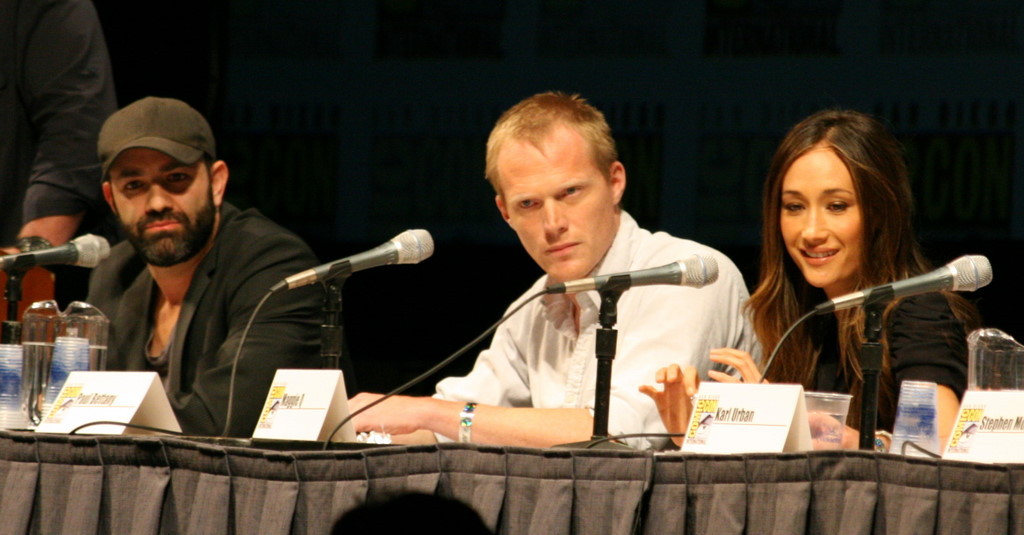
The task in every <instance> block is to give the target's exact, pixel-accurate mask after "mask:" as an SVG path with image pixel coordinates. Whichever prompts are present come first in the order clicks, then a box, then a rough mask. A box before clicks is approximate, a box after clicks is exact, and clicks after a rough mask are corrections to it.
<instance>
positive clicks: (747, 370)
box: [708, 347, 761, 383]
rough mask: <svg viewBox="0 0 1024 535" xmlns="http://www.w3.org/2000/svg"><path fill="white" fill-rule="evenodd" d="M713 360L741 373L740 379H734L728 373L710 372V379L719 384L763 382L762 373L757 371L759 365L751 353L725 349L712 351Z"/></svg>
mask: <svg viewBox="0 0 1024 535" xmlns="http://www.w3.org/2000/svg"><path fill="white" fill-rule="evenodd" d="M711 360H712V361H714V362H717V363H719V364H725V365H726V366H730V367H732V368H734V369H735V370H736V371H738V372H740V377H739V378H737V377H734V376H732V375H729V374H727V373H723V372H720V371H715V370H710V371H709V372H708V377H710V378H712V379H714V380H715V381H718V382H719V383H739V382H744V383H759V382H761V371H760V370H758V369H757V363H756V362H754V358H753V357H751V356H750V353H747V352H746V351H740V350H739V349H731V348H728V347H723V348H719V349H712V350H711Z"/></svg>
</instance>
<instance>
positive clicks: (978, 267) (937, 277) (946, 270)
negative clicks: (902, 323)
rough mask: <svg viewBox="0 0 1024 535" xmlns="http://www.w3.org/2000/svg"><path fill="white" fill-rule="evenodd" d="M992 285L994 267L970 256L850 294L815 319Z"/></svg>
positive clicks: (824, 306) (826, 305)
mask: <svg viewBox="0 0 1024 535" xmlns="http://www.w3.org/2000/svg"><path fill="white" fill-rule="evenodd" d="M990 282H992V265H991V264H989V262H988V259H987V258H985V257H984V256H981V255H966V256H961V257H960V258H957V259H956V260H954V261H952V262H950V263H948V264H946V265H945V266H942V267H941V268H939V269H936V270H935V271H932V272H931V273H925V274H924V275H918V276H916V277H911V278H909V279H904V280H901V281H896V282H892V283H889V284H883V285H881V286H875V287H874V288H868V289H867V290H861V291H859V292H853V293H849V294H846V295H843V296H840V297H837V298H835V299H832V300H830V301H825V302H824V303H822V304H820V305H818V306H817V307H815V308H814V314H815V315H821V314H828V313H829V312H835V311H836V310H843V309H845V308H850V307H855V306H860V305H863V304H867V305H871V304H875V303H885V302H887V301H892V300H893V299H899V298H901V297H909V296H911V295H918V294H923V293H928V292H939V291H943V290H950V291H954V292H973V291H974V290H977V289H978V288H981V287H983V286H987V285H988V284H989V283H990Z"/></svg>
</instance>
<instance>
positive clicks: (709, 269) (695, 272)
mask: <svg viewBox="0 0 1024 535" xmlns="http://www.w3.org/2000/svg"><path fill="white" fill-rule="evenodd" d="M681 264H682V266H683V280H682V281H680V284H681V285H683V286H690V287H693V288H703V287H704V286H707V285H708V284H711V283H712V282H715V281H716V280H718V262H717V261H715V259H714V258H712V257H710V256H706V255H693V256H691V257H690V258H687V259H686V260H683V261H682V262H681Z"/></svg>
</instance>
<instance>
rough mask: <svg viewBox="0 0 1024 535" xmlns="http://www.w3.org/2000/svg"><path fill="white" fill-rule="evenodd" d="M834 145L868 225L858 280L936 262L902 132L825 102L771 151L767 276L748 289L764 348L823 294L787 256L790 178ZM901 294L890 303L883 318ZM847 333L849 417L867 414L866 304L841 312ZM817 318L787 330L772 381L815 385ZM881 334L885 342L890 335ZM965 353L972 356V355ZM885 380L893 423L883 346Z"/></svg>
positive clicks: (873, 280) (764, 233)
mask: <svg viewBox="0 0 1024 535" xmlns="http://www.w3.org/2000/svg"><path fill="white" fill-rule="evenodd" d="M817 146H826V147H828V148H830V149H832V150H833V151H834V152H835V154H836V156H838V157H839V159H840V160H842V161H843V163H844V164H845V165H846V168H847V170H849V172H850V176H851V177H852V179H853V185H854V190H855V193H856V195H857V199H858V202H859V206H860V209H861V212H860V213H861V221H862V225H863V232H862V240H863V246H862V247H861V254H862V256H861V258H860V271H859V274H858V278H857V281H856V288H857V289H858V290H859V289H864V288H869V287H871V286H876V285H879V284H885V283H888V282H892V281H897V280H900V279H905V278H908V277H913V276H915V275H920V274H922V273H926V272H927V271H928V270H929V269H930V266H929V264H928V262H927V260H926V259H925V258H924V255H923V254H922V253H921V247H920V245H919V244H918V242H917V240H916V238H915V236H914V231H913V222H912V220H913V198H912V195H911V190H910V179H909V177H908V175H907V166H906V163H905V161H904V157H903V150H902V147H901V145H900V144H899V142H898V141H897V140H896V138H895V137H893V135H892V134H891V133H889V131H888V130H887V129H886V128H885V127H884V126H882V124H881V123H880V122H878V121H877V120H875V119H874V118H872V117H871V116H869V115H866V114H863V113H860V112H857V111H850V110H824V111H820V112H817V113H815V114H813V115H811V116H810V117H807V118H806V119H804V120H803V121H801V122H799V123H798V124H797V125H796V126H794V127H793V128H792V129H791V130H790V131H789V133H788V134H786V137H785V138H784V139H783V140H782V143H781V144H780V145H779V148H778V150H777V151H776V152H775V156H774V157H773V158H772V162H771V165H770V167H769V170H768V176H767V179H766V181H765V185H764V195H763V200H762V210H763V211H762V218H763V225H762V229H761V237H762V243H761V282H760V284H759V285H758V287H757V289H756V290H755V291H754V293H753V295H751V297H750V302H749V303H748V306H749V307H750V310H751V313H752V317H753V322H754V330H755V331H756V332H757V336H758V339H759V340H760V341H761V344H762V347H764V350H765V352H769V351H771V350H772V348H774V347H775V345H776V344H777V343H778V341H779V338H780V337H781V336H782V333H783V332H784V331H785V330H786V329H787V328H788V327H789V326H790V325H791V324H793V322H795V321H796V320H797V318H799V317H800V316H801V315H803V314H804V313H805V312H807V311H809V310H810V309H811V307H813V306H814V305H816V304H818V303H820V302H821V301H824V300H825V294H824V292H823V291H822V290H820V289H818V288H815V287H813V286H811V285H810V284H808V283H807V281H806V280H805V279H804V277H803V274H802V273H801V272H800V269H799V267H798V266H797V265H796V263H794V262H793V260H792V259H791V258H790V257H789V254H788V253H787V251H786V247H785V244H784V242H783V240H782V233H781V230H780V224H779V218H780V216H781V214H782V206H781V204H782V182H783V179H784V178H785V175H786V172H787V171H788V170H789V168H790V166H792V165H793V162H794V161H796V159H797V158H799V157H801V156H803V155H804V154H805V153H806V152H807V151H808V150H810V149H812V148H814V147H817ZM947 299H949V301H950V306H951V308H952V310H953V312H954V314H956V315H957V316H958V317H960V318H961V319H966V320H967V322H968V323H976V322H977V319H976V318H977V312H976V311H975V310H974V309H973V307H972V306H971V305H970V304H969V303H967V301H965V300H964V299H963V298H961V297H959V296H957V295H955V294H951V293H950V294H947ZM894 304H895V303H893V304H890V305H889V307H888V308H887V309H886V312H885V318H884V321H885V322H886V323H888V317H889V314H890V312H891V311H892V309H893V306H894ZM836 316H837V320H838V325H839V328H838V337H839V355H840V357H839V361H840V362H839V368H840V370H841V373H842V374H843V375H844V376H845V377H846V381H847V384H849V385H850V390H851V391H850V394H852V395H853V398H854V399H853V401H852V402H851V405H850V419H849V420H848V421H849V422H857V421H859V414H860V394H861V389H862V388H861V387H862V384H863V374H862V373H861V369H860V360H859V354H860V346H861V341H862V340H861V337H862V333H863V331H864V313H863V311H862V310H860V309H849V310H843V311H840V312H838V313H836ZM814 343H815V342H814V340H813V337H812V333H811V327H810V326H808V325H806V324H805V325H803V326H801V327H799V328H797V330H796V331H794V333H793V334H792V335H791V336H790V337H789V338H788V339H787V340H786V343H785V345H784V346H783V347H782V348H781V349H780V351H779V358H778V359H777V360H778V362H776V363H775V364H773V365H772V369H771V373H770V377H767V379H768V380H769V381H773V382H788V383H800V384H803V385H804V387H805V388H808V389H810V388H814V381H815V370H816V369H817V358H818V354H817V351H815V347H814ZM883 344H885V342H884V341H883ZM965 357H966V356H965ZM881 377H882V380H881V384H880V388H879V411H878V416H879V418H878V422H879V427H881V428H891V427H892V421H893V419H894V418H895V415H894V414H893V413H894V412H895V406H896V402H895V396H896V385H895V384H894V380H893V375H892V372H891V369H890V360H889V352H888V347H887V345H886V347H885V358H884V359H883V365H882V373H881Z"/></svg>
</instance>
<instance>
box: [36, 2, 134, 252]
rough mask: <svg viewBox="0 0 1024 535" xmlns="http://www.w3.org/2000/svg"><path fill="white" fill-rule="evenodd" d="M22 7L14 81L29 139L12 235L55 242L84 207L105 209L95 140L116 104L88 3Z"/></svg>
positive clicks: (70, 232) (70, 230) (70, 231)
mask: <svg viewBox="0 0 1024 535" xmlns="http://www.w3.org/2000/svg"><path fill="white" fill-rule="evenodd" d="M26 6H32V7H31V9H28V8H26ZM22 7H23V11H22V12H20V14H19V16H20V17H22V18H24V20H19V21H18V34H19V35H18V36H17V38H18V41H19V43H20V44H21V45H20V46H22V47H23V48H22V49H21V50H19V57H21V58H24V59H23V63H22V64H21V65H20V69H19V74H20V77H19V80H18V85H19V88H20V92H21V95H22V98H21V102H22V105H23V107H24V113H25V115H26V116H27V117H28V119H29V122H30V123H31V124H32V125H33V126H34V130H35V132H36V136H37V137H36V140H35V146H36V155H35V160H34V162H33V164H32V170H31V174H30V176H29V179H28V189H27V190H26V192H25V198H24V202H23V204H22V221H23V226H22V228H21V231H20V232H19V233H18V237H24V236H38V237H41V238H44V239H46V240H48V241H49V242H50V243H51V244H53V245H60V244H62V243H64V242H67V241H68V240H70V239H71V238H72V237H74V235H75V233H76V232H77V230H78V227H79V225H80V224H81V223H82V221H83V220H84V219H85V216H86V214H87V213H99V214H103V213H105V212H106V210H107V208H106V205H105V203H104V202H103V195H102V193H101V188H100V180H101V177H100V166H99V161H98V158H97V156H96V141H97V137H98V136H99V130H100V127H101V126H102V125H103V121H105V120H106V118H107V117H108V116H109V115H110V114H112V113H113V112H114V111H115V110H116V109H117V102H116V98H115V93H114V81H113V76H112V73H111V68H110V58H109V56H108V54H107V46H106V42H105V41H104V39H103V32H102V29H101V28H100V23H99V18H98V17H97V15H96V9H95V8H94V7H93V5H92V3H91V2H89V1H87V0H59V1H49V2H23V3H22Z"/></svg>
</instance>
